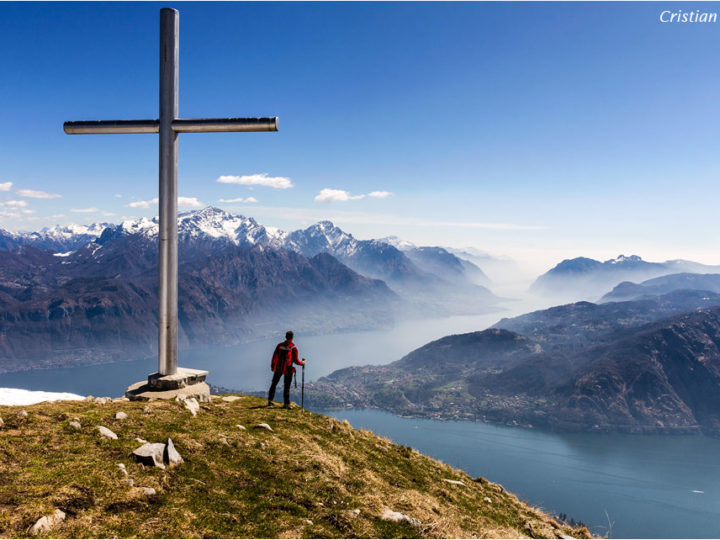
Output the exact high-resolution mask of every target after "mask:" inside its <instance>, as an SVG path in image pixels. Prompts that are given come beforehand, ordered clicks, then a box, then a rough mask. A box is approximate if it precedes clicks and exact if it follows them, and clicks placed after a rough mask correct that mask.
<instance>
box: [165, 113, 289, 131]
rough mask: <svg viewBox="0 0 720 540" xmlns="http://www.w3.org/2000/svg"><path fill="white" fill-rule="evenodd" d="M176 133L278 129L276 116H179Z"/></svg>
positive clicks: (176, 122) (175, 127) (176, 121)
mask: <svg viewBox="0 0 720 540" xmlns="http://www.w3.org/2000/svg"><path fill="white" fill-rule="evenodd" d="M173 129H174V130H175V132H176V133H212V132H228V131H277V130H278V119H277V117H276V116H270V117H264V118H178V119H177V120H175V121H174V122H173Z"/></svg>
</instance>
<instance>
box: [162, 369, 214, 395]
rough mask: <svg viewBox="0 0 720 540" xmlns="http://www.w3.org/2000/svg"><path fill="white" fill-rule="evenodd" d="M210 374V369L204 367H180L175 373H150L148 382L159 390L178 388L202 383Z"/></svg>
mask: <svg viewBox="0 0 720 540" xmlns="http://www.w3.org/2000/svg"><path fill="white" fill-rule="evenodd" d="M209 374H210V372H209V371H205V370H202V369H190V368H182V367H179V368H177V372H176V373H175V374H174V375H160V374H159V373H153V374H152V375H148V384H149V385H150V386H152V387H153V388H155V389H157V390H177V389H178V388H185V387H186V386H191V385H193V384H197V383H201V382H203V381H205V377H207V376H208V375H209Z"/></svg>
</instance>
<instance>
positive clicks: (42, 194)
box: [15, 189, 62, 199]
mask: <svg viewBox="0 0 720 540" xmlns="http://www.w3.org/2000/svg"><path fill="white" fill-rule="evenodd" d="M15 193H17V194H18V195H20V196H21V197H27V198H29V199H59V198H60V197H62V195H58V194H57V193H48V192H47V191H37V190H34V189H17V190H15Z"/></svg>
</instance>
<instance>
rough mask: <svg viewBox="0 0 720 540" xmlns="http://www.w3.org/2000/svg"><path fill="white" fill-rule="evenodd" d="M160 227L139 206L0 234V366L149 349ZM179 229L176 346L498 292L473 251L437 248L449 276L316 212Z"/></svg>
mask: <svg viewBox="0 0 720 540" xmlns="http://www.w3.org/2000/svg"><path fill="white" fill-rule="evenodd" d="M101 229H102V230H101ZM157 235H158V223H157V220H156V219H155V220H151V219H147V218H142V219H137V220H131V221H125V222H123V223H121V224H119V225H106V224H100V225H94V226H90V227H85V228H81V227H67V228H64V229H61V228H54V229H46V230H44V231H41V232H40V233H28V234H12V233H4V232H3V233H2V234H0V237H2V238H4V239H6V242H5V243H4V244H3V245H4V246H5V247H6V248H7V249H6V250H0V370H6V371H7V370H17V369H27V368H32V367H51V366H58V365H66V364H68V363H78V362H80V363H98V362H105V361H110V360H118V359H130V358H137V357H139V356H140V355H152V354H154V351H155V347H156V343H155V340H156V332H157V330H156V329H157V322H156V317H157V307H156V304H157V300H156V296H157V290H156V287H157V285H156V283H157ZM88 238H91V239H90V240H88ZM178 241H179V298H180V305H179V322H180V333H179V340H180V345H181V346H190V345H193V344H202V343H207V342H216V341H218V340H220V341H231V342H232V341H236V340H239V339H247V338H250V337H253V336H255V337H257V336H258V335H262V334H258V333H259V332H260V333H261V332H262V331H263V330H261V329H263V328H265V329H268V328H272V327H275V326H277V325H282V326H283V327H284V326H292V327H294V328H296V329H298V330H300V329H302V330H303V331H305V332H315V333H317V332H333V331H338V330H347V329H367V328H375V327H378V326H387V325H390V324H391V323H392V321H393V320H394V318H395V317H396V315H397V313H399V312H401V311H407V310H408V308H409V307H413V306H414V307H417V306H422V307H423V309H422V310H418V312H419V313H421V314H423V315H431V314H443V313H447V312H448V311H449V310H450V309H452V307H453V305H452V301H453V300H452V295H453V294H455V295H456V297H464V298H471V299H473V302H471V303H468V302H463V303H462V304H461V307H462V309H467V310H469V311H475V312H478V311H480V312H481V311H483V310H488V309H492V306H493V304H494V303H495V302H496V301H497V298H496V297H495V296H494V295H493V294H492V293H491V292H490V291H489V290H488V289H486V288H484V287H482V286H480V285H476V284H475V283H473V280H474V279H475V278H476V277H477V276H478V275H479V274H478V273H480V274H481V273H482V272H481V271H480V270H479V269H477V267H474V265H471V263H467V264H465V263H464V262H463V261H460V260H459V259H457V258H456V257H455V256H452V255H450V254H449V253H446V252H442V251H438V254H439V256H438V260H437V261H436V262H433V263H432V264H430V263H428V265H426V269H427V268H428V267H429V266H433V268H434V270H435V271H436V272H438V273H443V270H444V268H446V267H448V268H452V271H453V272H454V274H453V279H452V280H448V279H446V277H445V276H440V275H437V274H435V273H431V272H428V271H426V270H424V269H421V268H420V267H418V265H416V264H415V263H414V262H413V261H412V260H411V259H410V258H409V257H408V256H407V255H405V254H404V253H403V252H401V251H400V250H398V249H396V248H394V247H393V246H390V245H389V244H386V243H384V242H380V241H375V240H357V239H355V238H354V237H352V235H350V234H347V233H345V232H344V231H342V230H341V229H339V228H338V227H335V226H334V225H333V224H332V223H330V222H327V221H325V222H320V223H317V224H316V225H313V226H311V227H308V228H307V229H304V230H300V231H293V232H290V233H287V232H283V231H279V230H278V229H274V228H270V227H265V226H263V225H260V224H259V223H257V222H256V221H255V220H254V219H252V218H247V217H243V216H235V215H232V214H229V213H227V212H224V211H222V210H219V209H216V208H210V207H209V208H205V209H203V210H200V211H195V212H189V213H186V214H182V215H181V216H179V219H178ZM48 247H51V248H53V249H47V248H48ZM60 250H63V251H60ZM430 255H431V256H429V257H428V259H429V260H432V252H431V253H430ZM378 277H382V278H384V280H383V279H378ZM264 331H265V332H267V331H268V330H264Z"/></svg>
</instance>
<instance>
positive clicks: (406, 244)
mask: <svg viewBox="0 0 720 540" xmlns="http://www.w3.org/2000/svg"><path fill="white" fill-rule="evenodd" d="M377 240H378V242H385V243H386V244H390V245H391V246H392V247H395V248H398V249H399V250H400V251H407V250H408V249H413V248H415V247H417V246H416V245H415V244H413V243H412V242H410V241H409V240H403V239H402V238H399V237H397V236H386V237H384V238H378V239H377Z"/></svg>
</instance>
